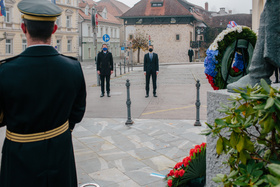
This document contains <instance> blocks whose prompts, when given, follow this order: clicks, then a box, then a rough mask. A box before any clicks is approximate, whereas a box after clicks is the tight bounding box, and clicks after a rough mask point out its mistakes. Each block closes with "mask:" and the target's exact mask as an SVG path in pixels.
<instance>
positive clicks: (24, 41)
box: [22, 39, 27, 51]
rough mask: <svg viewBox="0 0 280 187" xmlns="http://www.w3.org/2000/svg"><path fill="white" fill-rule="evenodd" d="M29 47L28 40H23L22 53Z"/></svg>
mask: <svg viewBox="0 0 280 187" xmlns="http://www.w3.org/2000/svg"><path fill="white" fill-rule="evenodd" d="M26 47H27V41H26V39H22V51H24V50H25V49H26Z"/></svg>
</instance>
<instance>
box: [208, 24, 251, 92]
mask: <svg viewBox="0 0 280 187" xmlns="http://www.w3.org/2000/svg"><path fill="white" fill-rule="evenodd" d="M256 41H257V36H256V34H255V33H254V32H253V31H252V30H251V29H250V28H249V27H246V26H234V27H231V28H227V29H225V30H224V31H222V32H221V33H220V34H219V35H218V36H217V37H216V39H215V40H214V42H213V43H212V44H211V45H210V47H209V48H208V49H207V51H206V58H205V60H204V67H205V71H204V73H205V74H206V77H207V79H208V81H209V83H210V84H211V86H212V87H213V89H214V90H219V89H224V88H226V86H227V84H229V83H232V82H235V81H237V80H239V79H240V78H241V77H243V76H244V75H246V74H247V73H248V70H249V66H250V63H251V60H252V56H253V52H254V47H255V45H256Z"/></svg>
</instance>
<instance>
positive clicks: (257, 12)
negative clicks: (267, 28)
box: [252, 0, 266, 33]
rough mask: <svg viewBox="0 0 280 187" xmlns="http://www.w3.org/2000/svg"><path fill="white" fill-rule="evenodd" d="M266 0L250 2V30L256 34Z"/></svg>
mask: <svg viewBox="0 0 280 187" xmlns="http://www.w3.org/2000/svg"><path fill="white" fill-rule="evenodd" d="M265 2H266V0H252V7H253V10H252V14H253V16H252V22H253V23H252V29H253V31H255V32H256V33H257V32H258V29H259V26H260V16H261V13H262V11H263V8H264V5H265Z"/></svg>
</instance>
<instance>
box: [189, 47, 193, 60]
mask: <svg viewBox="0 0 280 187" xmlns="http://www.w3.org/2000/svg"><path fill="white" fill-rule="evenodd" d="M188 55H189V60H190V62H192V57H193V50H192V49H189V51H188Z"/></svg>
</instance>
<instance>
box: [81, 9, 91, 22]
mask: <svg viewBox="0 0 280 187" xmlns="http://www.w3.org/2000/svg"><path fill="white" fill-rule="evenodd" d="M79 14H80V16H82V18H84V19H85V20H91V14H90V13H89V14H88V15H86V14H85V13H84V11H82V10H79Z"/></svg>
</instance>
